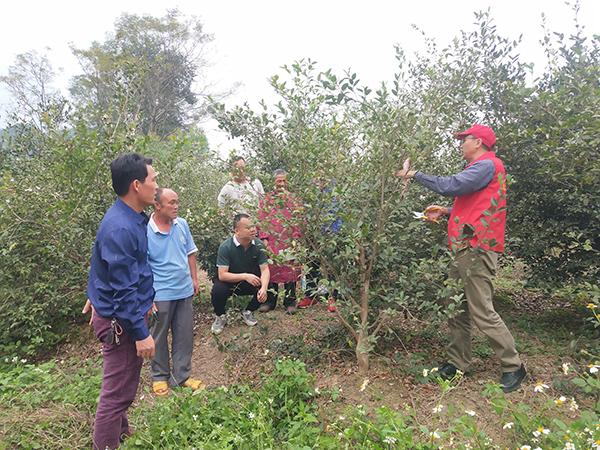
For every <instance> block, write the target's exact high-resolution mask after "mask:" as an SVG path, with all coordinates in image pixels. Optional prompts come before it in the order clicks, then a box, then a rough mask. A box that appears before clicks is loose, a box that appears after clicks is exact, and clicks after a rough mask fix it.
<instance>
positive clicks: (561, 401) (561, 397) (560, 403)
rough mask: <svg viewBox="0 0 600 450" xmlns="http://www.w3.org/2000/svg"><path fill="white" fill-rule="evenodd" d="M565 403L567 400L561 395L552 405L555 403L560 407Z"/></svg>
mask: <svg viewBox="0 0 600 450" xmlns="http://www.w3.org/2000/svg"><path fill="white" fill-rule="evenodd" d="M566 401H567V398H566V397H565V396H563V395H561V396H560V397H558V398H557V399H556V400H554V403H556V404H557V405H559V406H560V405H562V404H563V403H564V402H566Z"/></svg>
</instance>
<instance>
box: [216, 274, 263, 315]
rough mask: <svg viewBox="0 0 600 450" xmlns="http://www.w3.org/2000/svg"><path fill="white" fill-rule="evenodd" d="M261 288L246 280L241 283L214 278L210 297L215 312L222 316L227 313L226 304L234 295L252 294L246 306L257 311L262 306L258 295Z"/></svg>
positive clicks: (249, 309)
mask: <svg viewBox="0 0 600 450" xmlns="http://www.w3.org/2000/svg"><path fill="white" fill-rule="evenodd" d="M258 290H259V288H257V287H255V286H252V285H251V284H250V283H248V282H246V281H240V282H239V283H225V282H224V281H221V280H218V279H216V280H214V281H213V287H212V291H211V293H210V299H211V301H212V305H213V308H214V310H215V314H216V315H217V316H222V315H223V314H225V304H226V303H227V299H228V298H229V297H231V296H232V295H252V299H251V300H250V302H249V303H248V306H246V309H247V310H248V311H256V310H257V309H258V307H259V306H260V303H259V301H258V299H257V298H256V295H257V294H258Z"/></svg>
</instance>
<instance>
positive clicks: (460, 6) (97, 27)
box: [0, 0, 600, 155]
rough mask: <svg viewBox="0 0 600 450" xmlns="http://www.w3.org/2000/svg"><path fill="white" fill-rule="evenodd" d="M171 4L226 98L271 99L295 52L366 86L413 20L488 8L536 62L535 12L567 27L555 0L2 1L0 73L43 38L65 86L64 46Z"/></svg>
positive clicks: (469, 18)
mask: <svg viewBox="0 0 600 450" xmlns="http://www.w3.org/2000/svg"><path fill="white" fill-rule="evenodd" d="M175 8H177V9H179V11H180V12H182V13H183V14H185V15H193V16H196V17H199V18H200V19H201V20H202V22H203V23H204V25H205V30H206V32H208V33H210V34H212V35H213V36H214V41H213V42H212V44H211V46H210V48H209V49H208V59H209V61H210V66H209V67H208V68H207V69H206V74H205V77H206V79H207V81H208V82H209V83H211V84H212V85H213V86H214V88H215V89H216V90H222V91H226V90H228V89H229V88H230V87H232V86H234V85H236V84H239V85H238V87H237V89H236V91H235V93H234V94H233V95H231V96H230V97H229V98H227V100H226V101H225V103H226V105H227V106H229V107H231V106H233V105H236V104H241V103H243V102H248V103H249V104H250V105H252V106H255V105H257V104H258V101H259V100H260V99H266V100H267V102H269V101H273V100H274V95H273V93H272V91H271V88H270V86H269V83H268V79H269V78H270V77H271V76H272V75H274V74H276V73H281V72H282V71H281V66H282V65H284V64H290V63H293V62H294V61H296V60H298V59H300V58H310V59H312V60H315V61H317V62H318V63H319V67H320V68H322V69H328V68H332V69H334V71H338V72H340V73H341V72H343V71H344V70H346V69H349V68H350V69H352V71H353V72H356V73H357V75H358V77H359V78H360V79H361V80H362V81H363V82H365V83H367V84H368V85H371V86H376V85H378V84H379V83H380V82H381V81H385V80H390V79H391V78H392V75H393V74H394V71H395V69H396V65H395V62H396V61H395V58H394V46H395V45H400V46H401V47H402V48H403V49H404V50H405V52H406V53H407V54H408V55H410V54H412V53H413V52H415V51H419V50H422V42H421V39H420V37H419V35H418V33H416V32H415V31H414V29H413V27H412V26H411V25H412V24H415V25H417V26H418V27H419V28H420V29H422V30H423V31H424V32H425V33H426V34H427V35H428V36H430V37H433V38H435V39H436V40H437V41H438V43H439V44H440V45H441V46H444V45H446V44H448V43H450V41H451V39H452V38H453V37H454V36H456V35H457V34H458V33H459V31H460V30H461V29H465V30H468V29H471V28H472V24H473V22H474V14H473V13H474V12H475V11H480V10H486V9H487V8H490V10H491V15H492V17H493V18H494V20H495V23H496V25H497V27H498V30H499V32H500V34H501V35H503V36H507V37H510V38H515V39H516V38H518V36H519V35H521V34H522V35H523V42H522V44H521V46H520V54H521V55H522V56H523V59H524V60H526V61H531V62H533V63H534V64H535V66H536V67H538V69H539V68H540V67H542V66H543V64H544V57H543V53H542V51H541V47H540V45H539V41H540V39H541V38H542V35H543V32H542V27H541V23H542V20H541V16H542V12H543V13H545V15H546V22H547V25H548V28H549V29H550V30H553V31H554V30H557V31H558V30H560V31H562V32H565V33H569V32H572V31H573V30H574V26H573V12H572V9H571V6H569V5H568V4H566V3H565V2H564V1H559V0H528V1H524V0H503V1H492V0H453V1H447V0H446V1H440V0H438V1H431V0H429V1H428V0H421V1H410V2H408V1H399V0H396V1H382V0H369V1H367V0H362V1H357V0H345V1H341V0H304V1H302V2H298V1H294V2H291V1H286V0H278V1H275V0H254V1H248V0H245V1H244V0H235V1H233V0H219V1H214V0H213V1H206V0H204V1H203V0H189V1H188V0H179V1H170V0H162V1H156V0H143V1H142V0H103V1H81V0H77V1H70V0H69V1H67V0H54V1H52V2H45V1H44V2H43V1H31V0H20V1H16V2H14V1H11V2H4V4H3V6H2V15H3V19H4V20H2V25H1V26H0V42H1V43H2V44H1V46H0V47H1V48H0V74H2V75H4V74H6V72H7V70H8V67H9V66H10V65H11V64H12V63H13V62H14V60H15V57H16V55H18V54H20V53H25V52H27V51H30V50H38V51H42V50H43V49H44V48H46V47H49V48H50V49H51V50H50V51H49V52H48V56H49V58H50V61H51V63H52V64H53V66H54V67H55V68H60V69H62V70H61V72H60V73H59V75H58V77H57V79H56V83H55V86H56V87H57V88H59V89H61V90H63V91H64V92H66V91H67V88H68V85H69V80H70V78H71V77H72V76H73V75H76V74H77V73H79V66H78V64H77V61H76V60H75V58H74V57H73V55H72V53H71V50H70V46H71V45H73V46H75V47H76V48H87V47H88V46H89V45H90V44H91V43H92V42H93V41H103V40H104V38H105V36H106V33H107V32H109V31H111V30H112V29H113V25H114V22H115V20H116V19H117V17H119V16H120V15H121V14H122V13H125V12H126V13H130V14H138V15H142V14H150V15H154V16H162V15H164V14H165V12H166V11H167V10H168V9H175ZM599 17H600V1H598V0H581V1H580V17H579V19H580V22H581V24H582V25H584V26H585V27H586V34H589V35H591V34H594V33H596V34H598V33H600V29H599V28H600V26H599V25H598V23H599V21H598V18H599ZM8 109H10V97H9V95H8V93H7V92H6V90H4V89H3V88H2V87H0V125H1V124H2V121H3V118H4V117H5V116H6V114H5V113H6V111H7V110H8ZM200 125H201V127H202V128H203V129H204V130H205V132H206V134H207V136H208V140H209V144H210V145H211V147H213V148H215V149H216V150H218V151H219V152H220V153H221V154H222V155H226V154H227V153H228V152H229V151H230V150H232V149H235V148H239V146H240V143H239V142H237V141H234V140H230V139H229V138H228V136H227V135H226V134H225V133H223V132H221V131H219V130H218V127H217V124H216V122H215V121H214V120H207V121H205V122H203V123H202V124H200Z"/></svg>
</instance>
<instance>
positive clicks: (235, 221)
mask: <svg viewBox="0 0 600 450" xmlns="http://www.w3.org/2000/svg"><path fill="white" fill-rule="evenodd" d="M249 218H250V216H249V215H248V214H246V213H237V214H236V215H235V216H233V231H235V230H236V229H237V227H238V225H239V224H240V221H241V220H242V219H249Z"/></svg>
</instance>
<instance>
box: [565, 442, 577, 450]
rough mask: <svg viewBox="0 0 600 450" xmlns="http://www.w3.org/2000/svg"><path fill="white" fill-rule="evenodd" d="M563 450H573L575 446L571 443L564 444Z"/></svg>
mask: <svg viewBox="0 0 600 450" xmlns="http://www.w3.org/2000/svg"><path fill="white" fill-rule="evenodd" d="M563 450H575V445H574V444H573V443H572V442H565V447H564V448H563Z"/></svg>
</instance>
